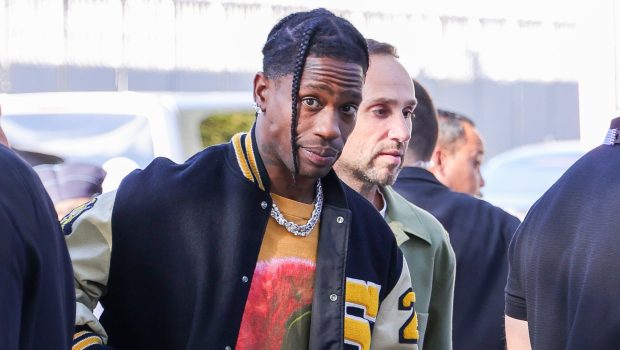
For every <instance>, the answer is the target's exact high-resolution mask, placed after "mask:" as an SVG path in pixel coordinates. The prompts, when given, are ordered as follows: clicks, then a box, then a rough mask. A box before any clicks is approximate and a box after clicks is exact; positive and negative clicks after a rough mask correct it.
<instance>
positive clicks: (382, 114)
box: [372, 108, 387, 117]
mask: <svg viewBox="0 0 620 350" xmlns="http://www.w3.org/2000/svg"><path fill="white" fill-rule="evenodd" d="M372 113H373V114H374V115H376V116H378V117H385V116H386V115H387V110H386V109H385V108H375V109H373V110H372Z"/></svg>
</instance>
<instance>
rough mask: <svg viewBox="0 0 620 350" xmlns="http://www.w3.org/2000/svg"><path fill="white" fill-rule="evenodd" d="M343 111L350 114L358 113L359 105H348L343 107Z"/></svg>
mask: <svg viewBox="0 0 620 350" xmlns="http://www.w3.org/2000/svg"><path fill="white" fill-rule="evenodd" d="M342 111H343V112H345V113H348V114H356V113H357V106H355V105H346V106H344V107H342Z"/></svg>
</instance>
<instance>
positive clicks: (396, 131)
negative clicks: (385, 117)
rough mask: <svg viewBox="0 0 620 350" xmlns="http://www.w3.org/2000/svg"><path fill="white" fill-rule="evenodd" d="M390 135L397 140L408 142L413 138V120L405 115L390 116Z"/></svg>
mask: <svg viewBox="0 0 620 350" xmlns="http://www.w3.org/2000/svg"><path fill="white" fill-rule="evenodd" d="M390 119H391V121H390V131H389V134H388V135H389V137H390V139H391V140H394V141H397V142H408V141H409V140H410V139H411V122H410V119H405V117H404V116H401V115H395V116H394V117H393V118H390Z"/></svg>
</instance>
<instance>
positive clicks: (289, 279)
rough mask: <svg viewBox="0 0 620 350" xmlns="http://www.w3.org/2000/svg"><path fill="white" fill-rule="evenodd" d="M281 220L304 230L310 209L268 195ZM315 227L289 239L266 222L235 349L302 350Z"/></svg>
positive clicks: (310, 292)
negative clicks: (300, 235)
mask: <svg viewBox="0 0 620 350" xmlns="http://www.w3.org/2000/svg"><path fill="white" fill-rule="evenodd" d="M271 197H272V198H273V201H274V202H275V203H276V205H277V206H278V208H279V209H280V212H281V213H282V215H284V217H285V218H286V219H287V220H289V221H292V222H294V223H296V224H305V223H306V222H307V221H308V219H309V218H310V216H311V214H312V210H313V209H314V205H313V204H305V203H301V202H297V201H294V200H290V199H287V198H284V197H280V196H278V195H276V194H271ZM318 240H319V224H318V223H317V225H316V226H314V228H313V229H312V232H310V235H308V236H307V237H299V236H295V235H293V234H292V233H290V232H288V231H287V230H286V229H285V228H284V227H283V226H281V225H279V224H278V223H277V222H276V220H275V219H274V218H272V217H270V218H269V221H268V222H267V229H266V231H265V236H264V238H263V243H262V245H261V249H260V253H259V255H258V262H257V263H256V269H255V270H254V277H253V278H252V285H251V287H250V293H249V295H248V299H247V302H246V304H245V310H244V313H243V319H242V321H241V328H240V330H239V337H238V339H237V346H236V349H295V350H297V349H307V348H308V340H309V334H310V312H311V309H312V295H313V289H314V273H315V269H316V252H317V245H318Z"/></svg>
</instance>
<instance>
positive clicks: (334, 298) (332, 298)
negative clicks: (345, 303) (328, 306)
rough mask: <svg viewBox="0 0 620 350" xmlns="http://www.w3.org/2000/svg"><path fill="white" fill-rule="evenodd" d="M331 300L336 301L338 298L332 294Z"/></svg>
mask: <svg viewBox="0 0 620 350" xmlns="http://www.w3.org/2000/svg"><path fill="white" fill-rule="evenodd" d="M329 300H331V301H336V300H338V296H337V295H336V294H332V295H330V296H329Z"/></svg>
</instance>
